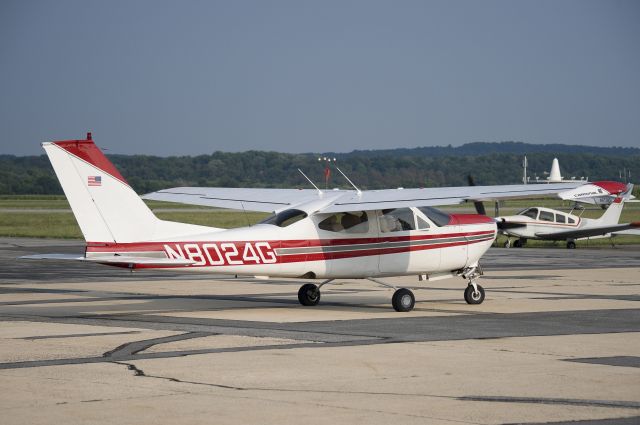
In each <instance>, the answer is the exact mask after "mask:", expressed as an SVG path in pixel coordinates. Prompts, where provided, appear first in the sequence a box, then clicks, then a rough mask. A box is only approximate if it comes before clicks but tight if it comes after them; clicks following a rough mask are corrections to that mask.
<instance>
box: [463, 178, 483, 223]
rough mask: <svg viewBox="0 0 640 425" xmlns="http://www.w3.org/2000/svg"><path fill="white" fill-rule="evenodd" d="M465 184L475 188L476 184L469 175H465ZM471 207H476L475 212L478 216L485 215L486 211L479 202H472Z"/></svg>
mask: <svg viewBox="0 0 640 425" xmlns="http://www.w3.org/2000/svg"><path fill="white" fill-rule="evenodd" d="M467 182H468V183H469V186H475V185H476V182H475V180H473V176H472V175H471V174H468V175H467ZM473 206H474V207H476V212H477V213H478V214H480V215H487V210H485V209H484V204H483V203H482V202H480V201H474V202H473Z"/></svg>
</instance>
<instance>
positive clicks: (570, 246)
mask: <svg viewBox="0 0 640 425" xmlns="http://www.w3.org/2000/svg"><path fill="white" fill-rule="evenodd" d="M567 249H576V243H575V242H574V241H569V242H567Z"/></svg>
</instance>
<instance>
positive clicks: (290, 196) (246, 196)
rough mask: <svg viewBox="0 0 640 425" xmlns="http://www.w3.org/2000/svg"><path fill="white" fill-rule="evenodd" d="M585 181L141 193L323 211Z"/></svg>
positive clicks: (526, 193) (525, 193)
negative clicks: (313, 206) (319, 204)
mask: <svg viewBox="0 0 640 425" xmlns="http://www.w3.org/2000/svg"><path fill="white" fill-rule="evenodd" d="M581 184H582V183H580V182H575V183H574V182H569V183H556V184H527V185H502V186H459V187H434V188H422V189H384V190H368V191H363V192H357V191H355V190H328V191H324V192H322V193H320V192H319V191H317V190H314V189H248V188H244V189H243V188H214V187H176V188H172V189H164V190H160V191H157V192H152V193H149V194H146V195H143V196H142V198H143V199H149V200H157V201H167V202H179V203H184V204H191V205H204V206H210V207H219V208H233V209H244V210H249V211H265V212H273V211H281V210H284V209H287V208H291V207H294V206H296V205H303V204H306V203H308V202H313V201H317V200H324V201H325V202H327V204H326V205H325V206H324V207H323V208H321V209H320V211H322V212H328V213H329V212H346V211H354V210H374V209H387V208H402V207H415V206H421V207H422V206H441V205H456V204H461V203H464V202H474V201H498V200H503V199H524V198H536V197H544V196H551V195H557V194H558V193H559V192H562V191H565V190H569V189H573V188H575V187H577V186H579V185H581Z"/></svg>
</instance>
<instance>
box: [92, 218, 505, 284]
mask: <svg viewBox="0 0 640 425" xmlns="http://www.w3.org/2000/svg"><path fill="white" fill-rule="evenodd" d="M406 210H407V214H408V213H409V212H411V213H412V214H414V217H413V220H415V221H414V222H413V224H414V225H413V226H412V227H414V229H389V228H385V227H384V224H383V223H384V220H385V215H384V214H383V212H382V211H362V212H359V213H360V214H365V215H366V216H367V220H366V222H363V223H360V224H358V225H357V226H354V227H351V228H348V229H344V228H342V227H340V226H339V225H336V224H326V223H327V222H328V221H331V216H332V215H331V214H312V215H310V216H307V217H304V218H302V219H300V220H298V221H295V222H294V223H292V224H289V225H286V226H285V227H280V226H279V225H275V224H257V225H254V226H250V227H243V228H238V229H231V230H221V231H217V232H212V233H208V234H202V235H198V236H194V237H190V238H189V239H188V240H184V239H167V240H162V241H149V242H135V243H108V242H107V243H105V242H90V241H89V242H87V251H86V255H87V257H92V256H104V255H114V254H117V255H122V256H126V255H136V256H138V257H140V256H149V257H158V258H175V259H185V260H190V261H192V262H193V264H190V265H187V266H184V265H183V266H170V267H171V268H180V270H181V271H182V270H189V271H202V272H205V271H207V272H215V273H221V274H231V275H235V274H246V275H258V276H260V275H262V276H271V277H301V276H305V277H313V278H367V277H375V276H398V275H416V274H427V275H430V274H439V273H448V272H452V271H456V270H462V269H464V268H465V267H468V266H470V265H477V263H478V261H479V259H480V257H482V255H483V254H484V253H485V252H486V251H487V250H488V249H489V247H490V246H491V244H492V242H493V240H494V239H495V236H496V225H495V222H493V221H492V220H490V219H487V218H486V217H482V216H475V215H472V216H464V217H466V219H462V220H461V219H459V217H463V216H461V215H460V216H456V215H452V216H451V217H452V218H453V219H452V220H451V221H452V224H447V225H442V226H438V225H436V224H435V223H433V222H431V221H429V218H428V217H426V216H424V215H422V214H421V213H420V211H418V210H417V209H406ZM409 217H410V216H409ZM470 217H476V218H477V219H476V222H473V221H474V220H472V219H470ZM323 223H325V224H323ZM416 223H418V224H416ZM330 226H336V227H330ZM419 227H422V228H419ZM354 260H355V261H354ZM133 267H134V268H151V267H152V266H145V265H134V266H133ZM164 267H169V266H164ZM154 268H158V267H157V266H155V267H154Z"/></svg>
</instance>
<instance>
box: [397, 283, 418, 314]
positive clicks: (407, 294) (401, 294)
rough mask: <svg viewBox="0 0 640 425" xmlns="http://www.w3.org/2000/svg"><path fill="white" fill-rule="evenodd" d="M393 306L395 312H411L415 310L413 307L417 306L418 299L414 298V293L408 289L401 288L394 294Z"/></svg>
mask: <svg viewBox="0 0 640 425" xmlns="http://www.w3.org/2000/svg"><path fill="white" fill-rule="evenodd" d="M391 304H392V305H393V309H394V310H395V311H400V312H405V311H411V310H413V306H414V305H415V304H416V297H414V296H413V292H411V291H410V290H408V289H407V288H400V289H398V290H397V291H396V292H394V293H393V298H391Z"/></svg>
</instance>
